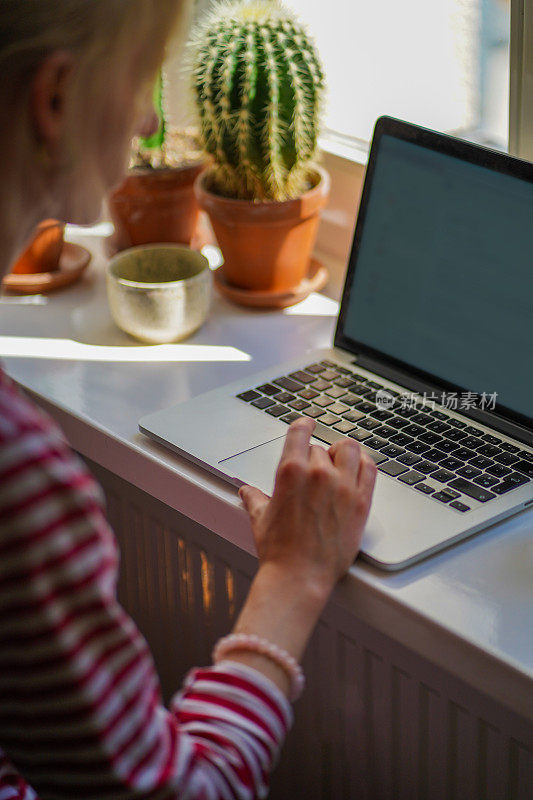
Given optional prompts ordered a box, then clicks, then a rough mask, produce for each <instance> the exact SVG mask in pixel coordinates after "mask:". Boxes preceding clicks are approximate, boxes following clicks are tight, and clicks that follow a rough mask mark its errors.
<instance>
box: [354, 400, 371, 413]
mask: <svg viewBox="0 0 533 800" xmlns="http://www.w3.org/2000/svg"><path fill="white" fill-rule="evenodd" d="M354 408H357V409H359V411H362V412H363V413H364V414H370V413H371V412H372V411H373V410H374V408H375V405H374V404H373V403H368V402H367V401H366V400H361V401H360V402H359V403H354Z"/></svg>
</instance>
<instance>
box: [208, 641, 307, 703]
mask: <svg viewBox="0 0 533 800" xmlns="http://www.w3.org/2000/svg"><path fill="white" fill-rule="evenodd" d="M230 650H251V651H253V652H255V653H260V654H261V655H263V656H267V658H270V660H271V661H274V662H275V663H276V664H277V665H278V666H279V667H281V668H282V670H283V671H284V672H285V673H286V674H287V676H288V678H289V680H290V690H289V700H290V701H291V702H294V701H295V700H298V698H299V697H300V695H301V693H302V692H303V690H304V686H305V677H304V673H303V670H302V668H301V666H300V665H299V664H298V662H297V661H296V659H294V658H293V657H292V656H291V655H289V653H287V651H286V650H283V649H282V648H281V647H278V645H276V644H272V642H269V641H268V640H267V639H261V638H260V637H259V636H255V635H254V634H248V633H230V634H229V636H224V637H223V638H222V639H219V640H218V642H217V643H216V645H215V646H214V648H213V663H215V664H216V663H217V662H218V661H222V659H223V658H224V657H225V656H226V655H227V653H229V652H230Z"/></svg>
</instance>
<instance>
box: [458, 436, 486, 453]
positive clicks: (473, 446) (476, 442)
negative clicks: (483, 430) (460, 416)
mask: <svg viewBox="0 0 533 800" xmlns="http://www.w3.org/2000/svg"><path fill="white" fill-rule="evenodd" d="M483 444H486V442H484V441H483V439H478V438H477V436H467V437H466V439H462V440H461V447H469V448H470V450H477V448H478V447H482V445H483Z"/></svg>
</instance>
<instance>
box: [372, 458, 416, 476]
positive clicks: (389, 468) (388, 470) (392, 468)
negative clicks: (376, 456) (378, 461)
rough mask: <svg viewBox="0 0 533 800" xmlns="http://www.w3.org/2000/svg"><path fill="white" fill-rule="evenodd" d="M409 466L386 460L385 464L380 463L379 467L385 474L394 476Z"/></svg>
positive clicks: (406, 469) (405, 470)
mask: <svg viewBox="0 0 533 800" xmlns="http://www.w3.org/2000/svg"><path fill="white" fill-rule="evenodd" d="M408 469H409V467H406V466H405V465H404V464H400V463H399V462H398V461H387V462H386V463H385V464H382V465H381V466H380V468H379V471H380V472H384V473H385V474H386V475H392V476H393V477H396V476H397V475H401V474H402V473H403V472H407V471H408Z"/></svg>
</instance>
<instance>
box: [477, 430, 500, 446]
mask: <svg viewBox="0 0 533 800" xmlns="http://www.w3.org/2000/svg"><path fill="white" fill-rule="evenodd" d="M481 438H482V439H484V440H485V441H486V442H488V443H489V444H496V445H501V440H500V439H498V437H497V436H493V435H492V434H491V433H484V434H483V436H482V437H481Z"/></svg>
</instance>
